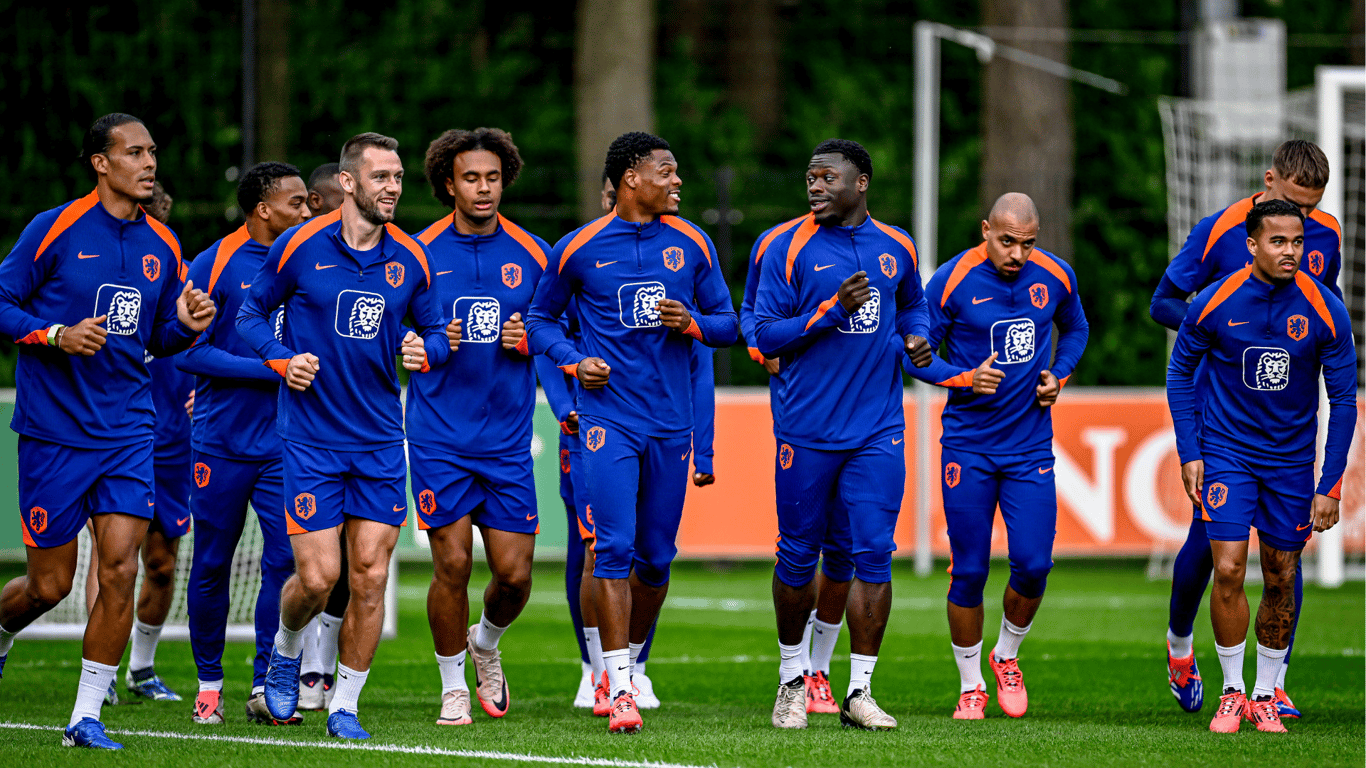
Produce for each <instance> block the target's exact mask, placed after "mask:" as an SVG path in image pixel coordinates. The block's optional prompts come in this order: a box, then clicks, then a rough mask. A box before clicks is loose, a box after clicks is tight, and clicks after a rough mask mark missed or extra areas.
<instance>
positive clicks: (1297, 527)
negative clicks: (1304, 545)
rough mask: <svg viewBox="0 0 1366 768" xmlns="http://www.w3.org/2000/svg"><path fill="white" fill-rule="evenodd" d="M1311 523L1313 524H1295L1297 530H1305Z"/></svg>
mask: <svg viewBox="0 0 1366 768" xmlns="http://www.w3.org/2000/svg"><path fill="white" fill-rule="evenodd" d="M1310 525H1313V523H1309V524H1307V525H1297V526H1295V530H1297V531H1302V530H1304V529H1305V528H1308V527H1309V526H1310Z"/></svg>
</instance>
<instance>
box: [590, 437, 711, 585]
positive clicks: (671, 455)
mask: <svg viewBox="0 0 1366 768" xmlns="http://www.w3.org/2000/svg"><path fill="white" fill-rule="evenodd" d="M579 439H580V441H581V442H582V443H583V449H582V451H581V453H582V456H583V476H584V487H585V488H586V489H587V491H588V492H587V494H586V495H585V496H584V497H583V500H584V515H585V516H586V518H587V522H588V524H589V525H590V526H592V534H593V536H594V542H593V552H594V554H595V555H596V560H595V564H594V566H593V575H594V576H597V577H598V578H600V579H624V578H626V577H627V576H629V575H630V574H631V571H632V569H634V570H635V572H636V577H637V578H639V579H640V580H641V581H642V582H644V583H646V584H648V585H650V586H655V587H657V586H662V585H664V584H666V583H668V581H669V566H670V565H671V564H672V563H673V559H674V556H675V555H677V554H678V524H679V522H681V521H682V519H683V494H684V493H685V492H686V491H687V487H688V459H689V458H691V456H692V435H691V434H685V435H682V436H680V437H651V436H649V435H642V434H640V433H639V432H635V431H632V430H629V429H623V428H621V427H619V426H617V425H616V424H613V423H612V422H610V421H605V420H599V419H595V418H591V417H587V416H583V415H580V416H579Z"/></svg>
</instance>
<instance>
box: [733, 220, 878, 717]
mask: <svg viewBox="0 0 1366 768" xmlns="http://www.w3.org/2000/svg"><path fill="white" fill-rule="evenodd" d="M808 218H811V214H807V215H806V216H800V217H798V218H795V219H792V220H790V221H785V222H783V223H782V224H779V225H778V226H776V227H773V228H771V229H769V230H767V231H765V232H764V233H763V234H761V235H760V236H759V239H758V240H755V241H754V248H753V249H751V250H750V254H749V271H748V272H747V273H746V275H745V296H744V300H743V301H742V302H741V304H740V333H741V335H743V336H744V337H745V339H746V340H748V341H749V342H750V346H749V347H748V349H749V356H750V359H752V360H754V362H756V363H758V364H759V365H761V366H763V368H764V370H765V371H767V372H768V375H769V378H768V401H769V407H770V409H772V411H773V423H774V425H775V430H776V425H777V423H778V421H779V419H780V418H781V416H780V411H779V409H778V406H779V403H780V401H781V399H782V398H781V397H780V395H779V394H778V390H779V389H780V388H781V387H782V376H781V373H782V372H781V370H780V369H779V360H778V358H772V359H770V358H766V357H764V356H763V354H761V353H760V352H759V348H758V347H756V346H753V343H755V342H754V297H755V295H756V294H757V293H758V290H759V276H760V274H762V272H763V269H762V266H761V264H762V262H763V258H764V254H765V253H767V252H768V247H769V246H770V245H771V244H772V243H773V241H774V239H776V238H777V237H778V236H779V235H781V234H783V233H784V232H787V231H788V230H790V229H793V228H795V227H796V226H798V225H800V224H801V223H802V222H803V221H805V220H806V219H808ZM775 436H776V432H775ZM853 578H854V561H853V560H851V559H850V557H849V554H848V553H847V552H841V551H839V549H838V548H837V547H836V546H835V543H834V542H833V541H831V540H829V539H828V538H827V540H826V541H824V542H822V545H821V570H820V572H818V573H817V574H816V608H815V610H813V611H811V614H810V615H809V616H808V617H807V620H806V629H805V630H803V633H802V640H801V653H800V655H799V656H798V663H799V664H800V665H801V668H802V673H803V676H804V678H805V683H806V712H807V714H836V713H838V712H839V711H840V708H839V703H838V702H836V701H835V699H834V696H833V695H832V694H831V693H830V660H831V658H832V657H833V656H834V654H835V643H836V642H837V641H838V640H839V636H840V627H841V626H843V623H844V606H845V603H846V602H847V601H848V599H849V585H850V583H852V581H853Z"/></svg>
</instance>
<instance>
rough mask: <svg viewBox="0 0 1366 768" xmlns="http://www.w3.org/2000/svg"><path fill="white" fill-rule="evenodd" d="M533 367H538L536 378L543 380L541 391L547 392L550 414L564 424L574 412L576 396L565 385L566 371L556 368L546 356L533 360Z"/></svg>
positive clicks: (536, 357) (546, 397) (539, 356)
mask: <svg viewBox="0 0 1366 768" xmlns="http://www.w3.org/2000/svg"><path fill="white" fill-rule="evenodd" d="M532 365H534V366H536V378H538V379H540V380H541V390H542V391H543V392H545V399H546V402H548V403H550V412H551V413H553V414H555V420H556V421H558V422H560V423H561V424H563V423H564V420H565V419H567V418H569V412H570V411H572V410H574V396H573V395H572V394H570V392H569V385H568V384H567V383H565V380H564V371H561V370H560V369H559V368H556V367H555V364H554V363H552V362H550V360H549V359H548V358H546V356H545V355H536V356H535V357H534V358H532Z"/></svg>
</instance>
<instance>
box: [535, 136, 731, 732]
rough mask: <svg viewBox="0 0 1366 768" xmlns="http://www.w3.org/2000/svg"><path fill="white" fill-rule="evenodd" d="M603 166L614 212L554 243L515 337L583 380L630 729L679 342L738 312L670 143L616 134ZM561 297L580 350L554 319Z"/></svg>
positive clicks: (611, 671) (651, 597) (600, 600)
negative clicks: (572, 308)
mask: <svg viewBox="0 0 1366 768" xmlns="http://www.w3.org/2000/svg"><path fill="white" fill-rule="evenodd" d="M605 165H606V168H607V171H608V176H609V177H610V178H611V180H612V183H613V184H614V185H615V186H616V190H617V205H616V209H615V210H614V212H613V213H610V214H608V215H606V216H604V217H602V218H600V219H597V220H596V221H593V222H591V223H589V224H586V225H584V226H583V227H580V228H579V229H577V230H575V231H574V232H572V233H570V234H569V235H566V236H565V237H564V238H562V239H561V240H560V241H559V242H558V243H556V245H555V249H554V252H553V254H552V258H551V263H550V264H549V265H548V266H547V268H546V273H545V276H544V277H543V278H542V280H541V283H540V285H538V286H537V288H536V295H535V297H534V298H533V299H532V304H531V311H530V315H529V320H528V324H527V333H528V335H529V336H530V338H531V349H532V351H533V352H535V353H537V354H544V355H547V356H548V357H549V358H550V359H551V361H552V362H553V363H554V364H555V365H556V366H558V367H560V369H561V370H563V371H565V372H567V373H571V374H573V375H574V376H576V377H577V378H578V380H579V384H580V385H581V386H582V388H583V391H582V396H581V401H580V403H579V411H578V415H579V431H580V434H581V435H582V437H581V439H582V441H583V447H584V448H585V449H586V450H585V451H584V453H583V459H584V462H583V463H584V477H585V483H586V485H587V495H586V497H585V498H586V503H587V504H588V505H591V508H592V519H593V524H594V530H593V534H594V537H595V543H594V546H593V550H594V555H595V557H596V563H595V565H594V567H593V577H594V579H593V581H594V584H593V604H594V606H595V607H596V609H597V613H598V616H597V618H598V622H599V629H600V633H601V638H602V646H603V661H604V664H605V666H606V675H607V678H608V689H609V690H610V691H611V699H612V710H611V713H610V716H609V721H608V730H609V731H610V732H613V733H622V732H627V733H631V732H637V731H639V730H640V729H641V727H642V720H641V717H640V712H639V710H638V708H637V706H636V703H635V700H634V698H633V696H632V691H631V678H630V675H631V671H632V670H631V668H632V666H633V661H632V658H631V657H632V656H636V657H637V658H638V654H639V651H640V648H641V647H642V645H643V644H644V642H645V637H646V635H647V634H648V632H649V630H650V626H651V625H652V624H654V622H655V619H656V618H657V617H658V615H659V609H660V606H661V605H663V602H664V597H665V595H666V594H667V593H668V584H669V565H670V564H671V563H672V561H673V558H674V555H675V554H677V552H678V547H677V544H676V539H677V534H678V525H679V521H680V519H681V516H682V512H683V493H684V489H685V487H686V484H687V481H688V458H689V456H690V455H691V454H692V439H691V437H692V431H693V426H694V418H693V402H692V401H693V393H692V378H691V374H690V363H689V360H690V354H691V346H692V344H693V340H695V339H700V340H701V341H702V342H703V343H705V344H707V345H708V346H712V347H725V346H729V345H730V344H733V343H734V342H735V339H736V330H737V329H736V325H737V321H736V316H735V309H734V308H733V307H732V306H731V303H730V294H729V292H728V291H727V289H726V284H725V281H724V280H723V278H722V276H721V272H720V269H719V266H718V265H717V264H716V263H715V249H714V248H713V247H712V244H711V241H710V239H708V238H707V236H706V235H705V234H703V233H702V231H701V230H700V229H698V228H697V227H696V226H695V225H693V224H691V223H690V222H688V221H686V220H684V219H681V218H679V217H678V216H676V215H675V213H676V212H677V211H678V206H679V201H680V200H681V194H680V191H679V188H680V187H681V186H682V183H683V182H682V180H681V179H680V178H679V177H678V163H677V161H676V160H675V159H674V156H673V153H672V152H670V151H669V144H668V142H666V141H664V140H663V139H661V138H659V137H657V136H652V135H650V134H647V133H640V132H632V133H626V134H623V135H621V136H619V137H617V138H616V139H615V140H614V141H613V142H612V145H611V146H610V147H609V148H608V151H607V162H606V163H605ZM571 299H572V300H574V301H575V303H576V305H577V309H578V312H579V323H580V327H581V329H582V332H583V338H582V341H581V342H580V345H579V348H576V347H575V345H574V344H573V343H571V342H570V341H569V340H568V339H567V338H566V337H565V335H564V332H563V330H562V329H561V327H560V325H559V320H560V317H561V316H562V315H563V314H564V311H565V308H566V307H567V306H568V305H569V302H570V301H571Z"/></svg>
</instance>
